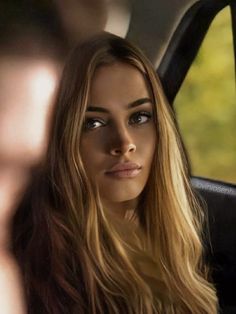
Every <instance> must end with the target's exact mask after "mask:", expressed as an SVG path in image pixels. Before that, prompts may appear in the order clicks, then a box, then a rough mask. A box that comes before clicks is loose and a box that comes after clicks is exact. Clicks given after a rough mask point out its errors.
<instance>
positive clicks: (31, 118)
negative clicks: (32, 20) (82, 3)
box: [0, 38, 60, 314]
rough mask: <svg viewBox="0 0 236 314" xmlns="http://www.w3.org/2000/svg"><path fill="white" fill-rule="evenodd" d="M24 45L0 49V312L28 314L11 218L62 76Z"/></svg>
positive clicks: (37, 158)
mask: <svg viewBox="0 0 236 314" xmlns="http://www.w3.org/2000/svg"><path fill="white" fill-rule="evenodd" d="M15 41H16V43H17V39H16V38H15ZM22 44H23V45H24V44H25V45H26V47H25V48H24V49H25V53H22V50H21V49H18V48H19V47H14V45H15V43H13V45H12V46H9V47H8V46H6V45H5V46H2V47H1V50H0V309H1V313H4V314H24V313H26V308H25V301H24V292H23V291H24V288H23V283H22V280H21V272H20V269H19V267H18V263H17V262H16V260H15V257H14V254H13V252H12V219H13V217H14V214H15V211H16V208H17V207H18V205H19V202H20V201H21V199H22V197H23V195H24V192H25V190H26V188H27V186H28V185H29V184H30V181H31V179H32V176H33V174H34V171H35V169H36V168H37V166H38V165H39V164H40V162H41V161H42V159H43V157H44V155H45V151H46V147H47V139H48V130H49V125H50V116H51V112H52V104H53V98H54V94H55V91H56V87H57V82H58V79H59V73H60V65H59V62H57V61H54V60H53V58H52V56H50V55H49V56H47V52H46V53H44V54H40V53H38V52H37V53H36V51H34V50H35V49H33V45H34V44H32V45H31V43H30V39H29V38H27V40H26V41H25V42H23V43H22ZM27 45H29V46H27ZM27 48H28V49H27ZM36 50H37V49H36ZM55 60H56V58H55Z"/></svg>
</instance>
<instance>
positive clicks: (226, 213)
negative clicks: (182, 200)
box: [192, 177, 236, 314]
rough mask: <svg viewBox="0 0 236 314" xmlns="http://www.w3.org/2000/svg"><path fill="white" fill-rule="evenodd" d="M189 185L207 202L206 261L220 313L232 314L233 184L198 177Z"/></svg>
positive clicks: (235, 252) (235, 300)
mask: <svg viewBox="0 0 236 314" xmlns="http://www.w3.org/2000/svg"><path fill="white" fill-rule="evenodd" d="M192 184H193V187H194V188H195V189H196V191H197V193H198V194H199V195H200V197H202V198H203V199H204V201H205V202H206V203H207V208H208V221H209V235H210V240H211V241H210V242H211V245H210V243H209V241H206V247H207V254H206V258H207V260H208V262H209V264H210V266H211V270H212V278H213V281H214V283H215V286H216V289H217V293H218V297H219V301H220V306H221V309H222V312H221V313H224V314H231V313H236V185H233V184H227V183H224V182H220V181H214V180H209V179H204V178H199V177H193V178H192ZM206 234H207V232H206Z"/></svg>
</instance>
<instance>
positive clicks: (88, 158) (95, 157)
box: [80, 136, 100, 177]
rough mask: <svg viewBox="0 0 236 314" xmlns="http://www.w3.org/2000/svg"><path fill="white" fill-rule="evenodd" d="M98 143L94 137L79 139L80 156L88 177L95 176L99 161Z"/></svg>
mask: <svg viewBox="0 0 236 314" xmlns="http://www.w3.org/2000/svg"><path fill="white" fill-rule="evenodd" d="M99 146H100V145H99V142H98V141H97V139H96V137H95V136H84V137H82V139H81V144H80V155H81V159H82V161H83V164H84V167H85V170H86V172H87V173H88V174H89V175H92V176H93V177H94V175H96V172H97V169H96V168H97V166H96V165H97V164H98V162H99V159H100V149H99Z"/></svg>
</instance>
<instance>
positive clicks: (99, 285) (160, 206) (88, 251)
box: [13, 33, 218, 314]
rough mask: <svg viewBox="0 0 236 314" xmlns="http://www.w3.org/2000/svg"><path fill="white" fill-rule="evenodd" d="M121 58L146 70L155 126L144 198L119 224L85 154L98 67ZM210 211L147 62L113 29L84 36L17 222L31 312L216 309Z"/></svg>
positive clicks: (131, 313) (146, 313)
mask: <svg viewBox="0 0 236 314" xmlns="http://www.w3.org/2000/svg"><path fill="white" fill-rule="evenodd" d="M117 61H119V62H123V63H126V64H129V65H132V66H134V67H135V68H137V69H138V70H139V71H140V73H142V75H143V76H144V78H145V80H146V82H147V84H148V87H149V88H150V91H151V94H152V98H153V104H154V115H155V122H156V123H155V127H156V132H157V134H158V145H157V146H156V151H155V153H154V158H153V163H152V168H151V172H150V175H149V178H148V182H147V184H146V186H145V188H144V191H143V192H142V195H141V198H140V202H139V204H138V206H137V208H135V210H134V213H133V215H132V216H131V217H126V219H125V221H122V222H121V221H120V220H119V219H118V218H115V217H113V216H112V215H111V214H110V213H109V212H107V211H106V210H105V209H104V208H103V206H102V203H101V200H100V197H99V193H98V189H97V187H96V186H94V185H93V183H92V182H91V181H90V180H89V178H88V176H87V174H86V171H85V168H84V166H83V160H82V159H81V154H80V140H81V136H82V129H83V123H84V116H85V111H86V107H87V104H88V97H89V94H90V88H91V82H92V79H93V76H94V73H95V71H96V69H97V68H98V67H101V66H104V65H109V64H112V63H114V62H117ZM203 219H204V217H203V211H202V209H201V207H200V205H199V203H198V201H197V199H196V197H195V195H194V192H193V190H192V188H191V185H190V181H189V171H188V164H187V160H186V157H185V154H184V149H183V147H182V142H181V138H180V135H179V133H178V128H177V124H176V121H175V118H174V115H173V112H172V110H171V108H170V106H169V105H168V103H167V100H166V98H165V96H164V94H163V91H162V87H161V83H160V81H159V79H158V77H157V75H156V73H155V71H154V69H153V67H152V65H151V64H150V62H149V61H148V60H147V58H146V57H145V56H144V55H143V54H142V53H141V52H140V51H139V50H138V49H137V48H136V47H134V46H133V45H132V44H130V43H129V42H128V41H126V40H125V39H122V38H119V37H117V36H115V35H112V34H109V33H102V34H99V35H96V36H95V37H93V38H90V39H89V40H87V41H86V42H83V43H81V44H79V45H78V46H77V47H76V48H75V49H74V50H73V52H72V54H71V55H70V57H69V59H68V60H67V62H66V66H65V68H64V72H63V75H62V80H61V84H60V87H59V92H58V97H57V102H56V111H55V115H54V121H53V126H52V130H51V140H50V144H49V148H48V154H47V157H46V159H45V162H44V165H43V167H41V168H40V169H39V171H38V173H37V175H35V179H34V181H33V184H32V186H31V188H30V190H29V191H28V193H27V194H26V195H25V198H24V200H23V202H22V205H21V207H20V208H19V210H18V211H17V214H16V216H15V220H14V229H13V230H14V247H13V248H14V252H15V255H16V257H17V259H18V261H19V263H20V266H21V269H22V272H23V278H24V283H25V290H26V295H27V302H28V313H33V314H36V313H40V314H42V313H50V314H54V313H55V314H59V313H61V314H65V313H80V314H82V313H92V314H97V313H101V314H102V313H109V314H110V313H114V314H119V313H128V314H152V313H167V314H172V313H178V314H185V313H194V314H203V313H209V314H214V313H217V308H218V303H217V298H216V292H215V289H214V287H213V285H212V284H211V283H210V282H209V281H208V278H207V272H206V271H205V267H204V263H203V244H202V226H203V221H204V220H203ZM137 222H138V223H137Z"/></svg>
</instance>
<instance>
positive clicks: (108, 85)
mask: <svg viewBox="0 0 236 314" xmlns="http://www.w3.org/2000/svg"><path fill="white" fill-rule="evenodd" d="M145 96H146V97H147V96H150V93H149V87H148V84H147V82H146V79H145V78H144V75H143V74H142V73H141V71H139V70H138V69H137V68H136V67H135V66H132V65H130V64H127V63H123V62H114V63H112V64H109V65H102V66H100V67H99V68H98V69H97V70H96V71H95V74H94V76H93V78H92V82H91V90H90V102H93V101H96V102H99V101H101V102H104V100H108V99H110V100H111V101H112V100H113V101H115V100H122V99H123V100H124V102H127V101H133V100H136V99H138V98H140V97H145Z"/></svg>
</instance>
